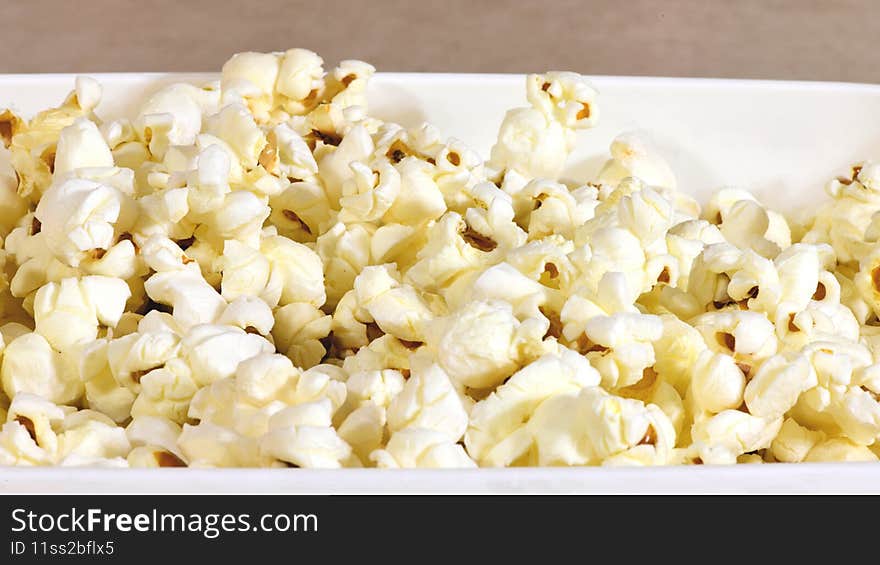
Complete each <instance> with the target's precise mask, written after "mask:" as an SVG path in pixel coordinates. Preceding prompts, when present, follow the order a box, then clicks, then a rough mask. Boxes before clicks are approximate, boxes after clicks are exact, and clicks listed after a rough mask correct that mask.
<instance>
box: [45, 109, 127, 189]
mask: <svg viewBox="0 0 880 565" xmlns="http://www.w3.org/2000/svg"><path fill="white" fill-rule="evenodd" d="M112 166H113V155H112V154H111V153H110V148H109V147H108V146H107V143H106V142H105V141H104V138H103V136H102V135H101V132H100V131H98V127H97V126H96V125H95V123H94V122H92V121H89V120H88V119H86V118H78V119H77V120H76V121H75V122H73V123H72V124H71V125H69V126H67V127H66V128H64V129H63V130H61V134H60V135H59V136H58V145H57V146H56V149H55V171H54V174H55V175H57V176H62V175H64V174H66V173H68V172H70V171H73V170H76V169H82V168H85V167H112Z"/></svg>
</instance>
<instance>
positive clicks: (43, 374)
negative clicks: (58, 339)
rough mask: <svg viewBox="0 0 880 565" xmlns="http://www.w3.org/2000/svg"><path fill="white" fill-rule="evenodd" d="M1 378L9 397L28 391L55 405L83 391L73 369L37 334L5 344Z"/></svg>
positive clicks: (23, 336)
mask: <svg viewBox="0 0 880 565" xmlns="http://www.w3.org/2000/svg"><path fill="white" fill-rule="evenodd" d="M0 377H2V381H3V391H4V392H5V393H6V395H7V396H8V397H9V398H15V396H16V395H17V394H20V393H31V394H35V395H38V396H41V397H43V398H45V399H46V400H49V401H51V402H54V403H55V404H72V403H74V402H75V401H76V400H77V399H78V398H79V397H80V396H81V395H82V393H83V384H82V382H80V381H79V379H78V378H77V376H76V372H75V371H74V370H73V368H72V367H70V366H69V364H68V362H67V361H66V360H65V359H63V358H62V356H61V355H60V354H59V353H58V352H57V351H55V350H54V349H52V346H51V345H50V344H49V342H48V341H46V339H45V338H44V337H43V336H41V335H40V334H38V333H27V334H24V335H21V336H19V337H17V338H15V339H13V340H12V341H10V342H9V344H7V345H6V348H5V349H4V351H3V363H2V369H0Z"/></svg>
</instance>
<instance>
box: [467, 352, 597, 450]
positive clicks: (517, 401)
mask: <svg viewBox="0 0 880 565" xmlns="http://www.w3.org/2000/svg"><path fill="white" fill-rule="evenodd" d="M598 384H599V374H598V372H597V371H596V370H595V369H593V368H592V367H591V366H590V363H589V362H588V361H587V360H586V359H585V358H584V357H582V356H580V355H578V354H577V353H575V352H574V351H571V350H567V349H564V350H562V351H561V352H560V353H559V354H558V355H554V354H548V355H546V356H544V357H541V358H540V359H538V360H536V361H534V362H532V363H531V364H529V365H527V366H526V367H524V368H523V369H521V370H520V371H518V372H517V373H515V374H514V375H513V376H511V377H510V379H509V380H508V381H507V382H506V383H504V384H503V385H502V386H500V387H498V389H497V390H496V391H495V392H493V393H491V394H490V395H489V396H488V397H486V398H485V399H484V400H481V401H479V402H477V403H476V404H475V405H474V407H473V409H472V410H471V418H470V423H469V424H468V429H467V432H466V433H465V438H464V441H465V447H466V448H467V451H468V454H470V455H471V457H473V458H474V459H475V460H476V461H477V462H478V463H479V464H480V465H481V466H484V465H488V466H508V465H511V464H513V463H515V462H516V461H517V460H518V459H519V458H520V457H522V456H524V455H527V454H528V451H529V450H530V448H531V443H532V439H531V433H530V432H529V430H528V429H527V427H526V426H525V424H526V423H527V422H528V420H529V418H530V417H531V416H532V414H533V412H534V411H535V409H536V408H537V407H538V406H540V404H541V403H542V402H544V401H545V400H547V399H548V398H550V397H552V396H555V395H558V394H564V393H576V392H578V391H579V390H581V389H582V388H584V387H588V386H595V385H598Z"/></svg>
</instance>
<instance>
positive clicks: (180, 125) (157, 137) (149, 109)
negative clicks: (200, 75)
mask: <svg viewBox="0 0 880 565" xmlns="http://www.w3.org/2000/svg"><path fill="white" fill-rule="evenodd" d="M218 95H219V93H218V92H217V91H212V90H207V89H203V88H198V87H195V86H192V85H189V84H182V83H175V84H170V85H168V86H166V87H164V88H163V89H161V90H160V91H159V92H157V93H155V94H154V95H153V96H152V97H151V98H150V99H149V100H147V102H146V103H145V104H144V105H143V106H142V107H141V109H140V112H139V114H138V117H137V118H136V119H135V121H134V126H135V130H136V131H137V132H138V137H139V138H140V139H142V140H143V141H144V143H145V144H147V146H148V147H149V151H150V153H151V154H152V155H154V156H156V157H158V158H160V159H161V158H162V157H164V155H165V152H166V151H167V150H168V148H169V147H170V146H172V145H183V146H186V145H192V144H193V143H194V142H195V140H196V137H197V136H198V134H199V132H200V131H201V129H202V126H203V118H204V117H205V116H206V115H210V114H212V113H213V112H214V111H216V108H217V105H218V103H219V96H218Z"/></svg>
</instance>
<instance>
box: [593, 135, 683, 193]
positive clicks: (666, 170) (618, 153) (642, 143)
mask: <svg viewBox="0 0 880 565" xmlns="http://www.w3.org/2000/svg"><path fill="white" fill-rule="evenodd" d="M627 177H637V178H639V179H640V180H642V181H643V182H644V183H646V184H648V185H650V186H654V187H657V188H667V189H675V185H676V182H675V175H674V173H673V172H672V169H671V168H670V167H669V164H668V163H667V162H666V161H665V160H664V159H663V157H661V156H660V154H659V152H658V151H657V148H656V147H654V144H653V143H652V142H651V140H650V138H648V137H647V136H646V135H645V134H644V133H643V132H638V131H633V132H627V133H624V134H621V135H619V136H617V137H616V138H614V141H613V142H612V143H611V159H610V160H609V161H608V162H606V163H605V166H603V167H602V170H601V171H599V176H598V179H597V182H599V183H601V184H610V185H617V184H618V183H619V182H620V181H622V180H623V179H625V178H627Z"/></svg>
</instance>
